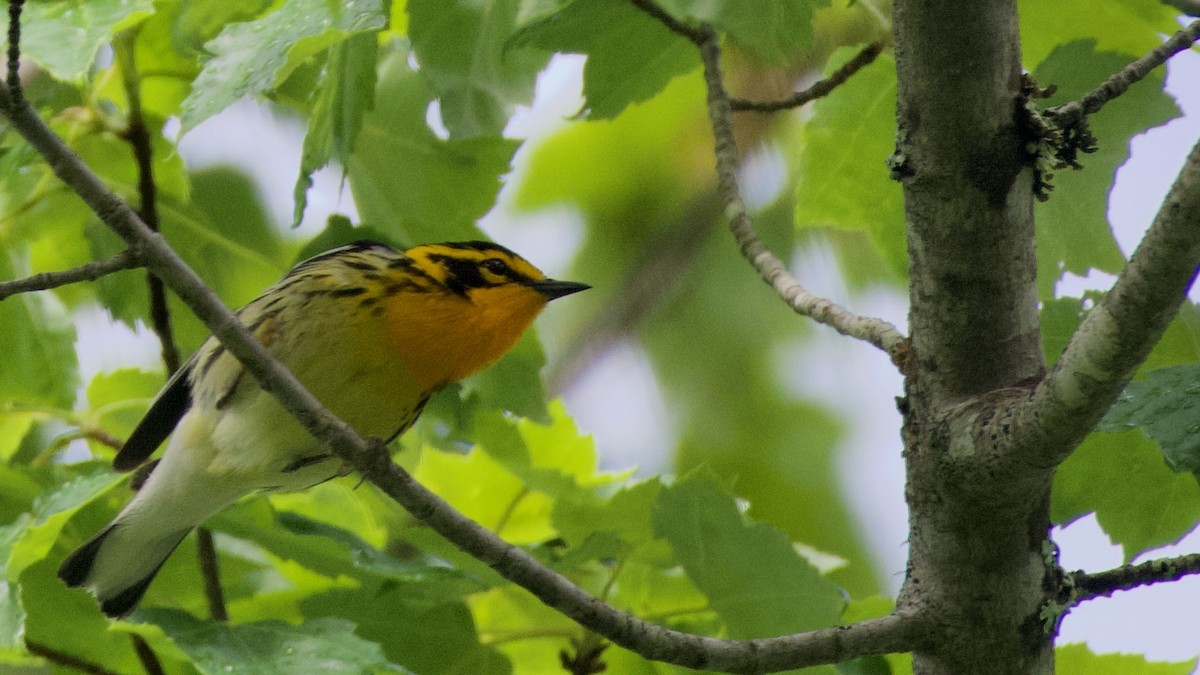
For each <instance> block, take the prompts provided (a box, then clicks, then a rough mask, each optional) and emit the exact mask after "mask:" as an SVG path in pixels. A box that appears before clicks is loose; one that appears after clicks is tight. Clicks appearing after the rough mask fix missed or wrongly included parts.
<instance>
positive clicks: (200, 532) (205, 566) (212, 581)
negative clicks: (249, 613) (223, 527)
mask: <svg viewBox="0 0 1200 675" xmlns="http://www.w3.org/2000/svg"><path fill="white" fill-rule="evenodd" d="M196 557H197V558H199V559H200V576H201V577H202V578H203V579H204V598H205V600H207V601H208V614H209V616H211V617H212V619H213V621H228V620H229V612H228V611H226V609H225V589H224V588H223V587H222V586H221V567H220V563H219V561H218V560H217V547H216V544H215V542H214V541H213V533H212V530H210V529H208V528H207V527H197V528H196Z"/></svg>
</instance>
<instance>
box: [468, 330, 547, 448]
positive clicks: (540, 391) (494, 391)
mask: <svg viewBox="0 0 1200 675" xmlns="http://www.w3.org/2000/svg"><path fill="white" fill-rule="evenodd" d="M545 365H546V353H545V351H543V350H542V343H541V341H540V340H538V338H537V331H536V330H534V329H532V328H531V329H529V330H527V331H525V335H523V336H521V339H520V340H519V341H517V344H516V346H515V347H513V348H512V349H511V350H509V351H508V353H507V354H505V355H504V357H503V358H501V359H500V360H499V361H497V362H496V363H495V364H493V365H491V366H489V367H487V368H485V369H484V370H483V371H482V372H480V373H479V374H478V375H476V376H474V377H471V378H469V379H467V380H466V381H465V382H463V385H462V392H463V395H464V396H469V395H472V394H475V395H477V396H478V397H479V403H480V404H481V405H483V406H485V407H489V408H492V409H495V410H504V411H508V412H511V413H513V414H515V415H519V416H521V417H526V418H529V419H532V420H535V421H537V422H541V423H543V424H549V423H550V421H551V420H550V413H549V412H547V410H546V387H545V385H543V384H542V374H541V373H542V367H543V366H545Z"/></svg>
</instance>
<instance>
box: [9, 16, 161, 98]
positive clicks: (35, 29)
mask: <svg viewBox="0 0 1200 675" xmlns="http://www.w3.org/2000/svg"><path fill="white" fill-rule="evenodd" d="M4 4H5V6H6V7H7V5H8V3H7V2H6V3H4ZM153 11H154V3H153V2H152V0H57V1H56V2H27V3H25V6H24V10H23V11H22V13H21V55H22V56H27V57H29V58H30V59H33V60H34V61H35V62H36V63H37V64H38V65H39V66H41V67H42V68H45V69H46V70H47V71H48V72H49V73H50V74H51V75H53V76H54V77H56V78H58V79H59V80H62V81H64V82H71V83H74V84H82V83H83V80H84V78H85V77H87V75H88V72H89V71H90V70H91V68H92V64H93V63H94V62H95V60H96V52H97V51H99V49H100V47H101V46H102V45H104V44H105V43H107V42H109V41H110V40H111V39H112V37H113V36H114V35H116V34H117V33H118V32H120V31H121V30H123V29H125V28H129V27H131V26H134V25H136V24H137V23H138V22H140V21H142V20H144V19H145V18H146V17H148V16H150V14H151V13H152V12H153ZM3 25H4V35H5V36H7V35H8V12H5V13H4V17H3ZM3 44H4V48H5V49H7V48H8V39H7V37H6V38H5V39H4V40H3Z"/></svg>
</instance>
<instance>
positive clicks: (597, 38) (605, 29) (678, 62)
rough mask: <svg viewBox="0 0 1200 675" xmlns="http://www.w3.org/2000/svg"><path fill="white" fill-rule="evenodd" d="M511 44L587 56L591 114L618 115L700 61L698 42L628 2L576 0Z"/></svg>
mask: <svg viewBox="0 0 1200 675" xmlns="http://www.w3.org/2000/svg"><path fill="white" fill-rule="evenodd" d="M513 44H514V45H526V44H531V45H536V46H538V47H541V48H543V49H549V50H553V51H563V52H572V53H578V54H586V55H587V57H588V58H587V63H585V64H584V67H583V96H584V98H585V99H587V113H588V116H589V117H591V118H593V119H609V118H612V117H616V116H617V115H618V114H620V113H621V111H623V110H625V108H626V107H628V106H629V105H630V104H631V103H638V102H641V101H646V100H648V99H650V98H653V97H654V96H656V95H657V94H658V93H659V92H661V91H662V90H663V89H664V88H665V87H666V86H667V83H669V82H670V81H671V80H672V79H674V78H675V77H677V76H679V75H682V74H684V73H686V72H688V71H691V70H694V69H696V67H697V66H699V65H700V57H699V52H698V51H697V50H696V46H695V45H693V44H692V43H691V42H688V41H687V40H685V39H684V38H682V37H680V36H679V35H676V34H675V33H673V32H671V31H670V30H669V29H667V27H666V26H663V25H662V24H661V23H659V22H658V21H656V20H654V19H652V18H651V17H649V16H648V15H647V14H645V13H644V12H642V11H641V10H639V9H637V8H635V7H634V6H633V5H632V4H630V3H627V2H611V0H575V2H572V3H571V4H569V5H567V6H566V7H565V8H563V9H562V10H561V11H559V12H555V13H554V14H551V15H549V16H546V17H543V18H541V19H540V20H538V21H535V22H533V23H531V24H530V25H528V26H526V27H525V28H523V29H522V30H521V31H519V32H518V33H517V34H516V35H515V36H514V37H513Z"/></svg>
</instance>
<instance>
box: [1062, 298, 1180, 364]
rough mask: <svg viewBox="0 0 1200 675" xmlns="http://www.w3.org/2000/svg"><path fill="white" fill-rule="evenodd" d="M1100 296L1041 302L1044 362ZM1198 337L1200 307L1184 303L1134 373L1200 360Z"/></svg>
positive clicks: (1069, 334)
mask: <svg viewBox="0 0 1200 675" xmlns="http://www.w3.org/2000/svg"><path fill="white" fill-rule="evenodd" d="M1103 297H1104V294H1103V293H1100V292H1089V293H1086V294H1085V295H1084V297H1083V298H1082V299H1081V298H1065V297H1064V298H1055V299H1053V300H1045V301H1043V302H1042V309H1041V312H1040V316H1039V320H1040V321H1041V324H1042V345H1043V348H1044V351H1045V353H1046V361H1047V362H1049V363H1054V362H1055V361H1057V360H1058V357H1059V355H1060V354H1062V351H1063V350H1064V349H1066V347H1067V343H1068V342H1070V339H1071V336H1072V335H1074V333H1075V330H1076V329H1077V328H1078V327H1079V324H1080V322H1082V321H1083V317H1084V315H1085V314H1086V313H1087V311H1088V309H1090V308H1091V307H1092V306H1094V305H1095V304H1096V303H1097V302H1100V300H1101V299H1102V298H1103ZM1198 336H1200V308H1198V307H1197V306H1196V304H1195V303H1192V302H1185V303H1183V305H1182V306H1181V307H1180V308H1179V313H1178V314H1176V315H1175V318H1174V319H1172V320H1171V323H1170V324H1169V325H1167V330H1166V332H1164V333H1163V336H1162V338H1161V339H1159V341H1158V343H1157V344H1155V345H1154V349H1153V350H1151V351H1150V355H1149V356H1148V357H1146V360H1145V361H1144V362H1143V363H1142V365H1141V366H1140V367H1139V368H1138V373H1139V374H1141V373H1147V372H1150V371H1152V370H1157V369H1159V368H1165V367H1167V366H1175V365H1180V364H1190V363H1195V362H1197V361H1200V337H1198Z"/></svg>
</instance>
